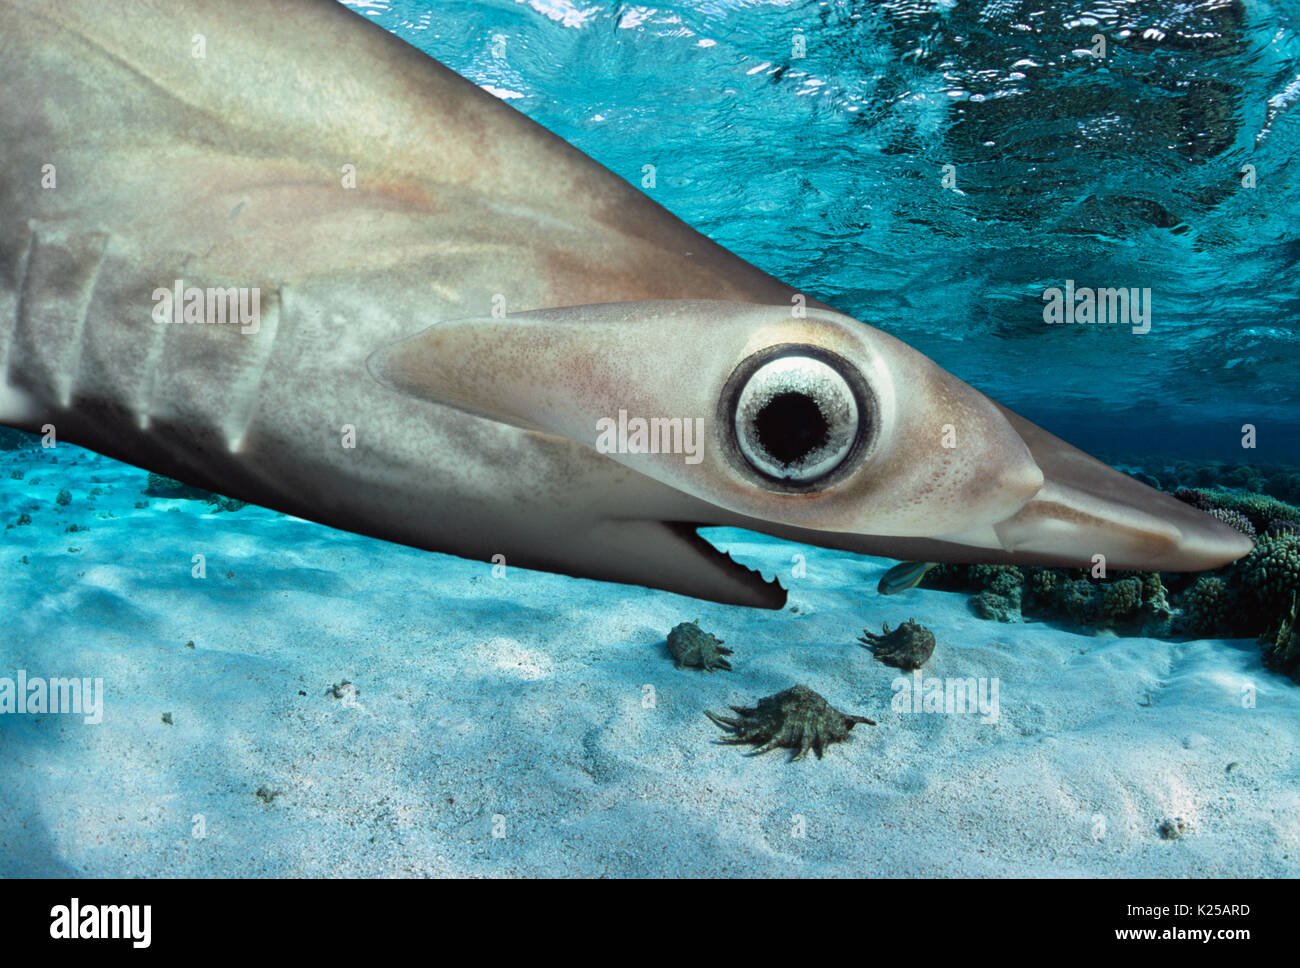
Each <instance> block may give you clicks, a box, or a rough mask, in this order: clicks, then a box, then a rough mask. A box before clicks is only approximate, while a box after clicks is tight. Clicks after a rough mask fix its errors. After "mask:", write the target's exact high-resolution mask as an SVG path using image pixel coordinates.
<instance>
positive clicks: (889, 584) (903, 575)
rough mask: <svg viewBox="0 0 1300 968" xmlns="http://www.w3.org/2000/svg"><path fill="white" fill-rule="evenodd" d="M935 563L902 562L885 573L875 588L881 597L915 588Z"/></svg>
mask: <svg viewBox="0 0 1300 968" xmlns="http://www.w3.org/2000/svg"><path fill="white" fill-rule="evenodd" d="M937 564H938V562H937V561H904V562H903V563H902V564H898V565H895V566H894V567H893V568H891V569H889V571H887V572H885V574H884V577H882V578H881V579H880V584H879V585H877V586H876V591H877V592H879V593H880V594H881V595H897V594H898V593H899V592H905V591H907V590H908V589H909V588H915V587H916V586H917V585H919V584H920V583H921V579H922V578H924V577H925V573H926V572H927V571H929V570H930V569H931V568H933V567H934V566H935V565H937Z"/></svg>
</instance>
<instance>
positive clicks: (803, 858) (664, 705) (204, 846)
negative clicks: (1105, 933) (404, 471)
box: [0, 445, 1300, 877]
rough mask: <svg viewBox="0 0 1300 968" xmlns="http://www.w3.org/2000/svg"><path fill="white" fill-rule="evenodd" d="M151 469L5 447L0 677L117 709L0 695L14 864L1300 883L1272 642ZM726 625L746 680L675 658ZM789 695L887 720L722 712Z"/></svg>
mask: <svg viewBox="0 0 1300 968" xmlns="http://www.w3.org/2000/svg"><path fill="white" fill-rule="evenodd" d="M55 460H57V463H54V461H55ZM13 470H21V471H22V472H23V473H24V477H23V478H22V479H16V478H14V477H12V476H11V473H10V472H11V471H13ZM145 485H146V475H145V472H143V471H141V470H137V469H135V468H131V467H128V466H126V465H123V464H119V463H116V462H114V461H111V460H109V459H107V458H103V457H99V456H97V455H93V454H90V453H88V452H85V451H81V450H79V449H77V448H74V447H68V446H62V445H61V446H60V447H58V448H57V449H55V450H53V451H38V452H36V453H35V454H33V453H32V452H31V451H14V452H4V453H0V524H7V525H15V522H17V521H18V520H19V517H20V515H21V514H23V513H26V514H28V515H29V516H30V518H31V523H30V524H23V525H15V526H12V527H9V528H8V529H7V530H5V531H4V538H3V542H0V569H2V571H3V575H4V581H3V583H0V677H9V678H16V676H17V674H18V672H19V671H20V670H21V671H22V672H24V673H25V674H26V675H28V676H32V677H38V676H44V677H51V676H76V677H91V678H102V680H103V688H104V705H103V721H102V722H101V723H99V724H98V725H90V724H87V723H85V722H84V717H83V716H76V715H62V714H60V715H53V714H48V713H47V714H44V715H31V714H26V715H22V714H17V713H14V714H0V761H2V762H3V763H4V764H5V769H4V771H3V778H2V779H0V875H5V876H24V875H45V876H61V875H90V876H128V877H135V876H160V875H161V876H198V877H204V876H239V877H243V876H262V875H274V876H304V875H305V876H426V875H433V876H446V875H450V876H488V877H493V876H515V875H548V876H587V875H631V876H675V875H686V876H692V875H703V876H719V875H738V876H781V875H791V876H816V875H831V876H837V875H850V876H881V875H883V876H934V875H966V876H1026V875H1049V876H1050V875H1068V876H1077V875H1084V876H1100V877H1105V876H1212V877H1217V876H1227V877H1242V876H1244V877H1257V876H1268V877H1273V876H1291V877H1294V876H1297V875H1298V874H1300V792H1298V791H1300V759H1298V758H1297V751H1298V750H1300V687H1297V686H1296V685H1294V684H1293V683H1291V682H1290V681H1289V680H1287V679H1285V678H1283V677H1280V676H1277V675H1275V674H1273V673H1271V672H1269V671H1268V670H1266V669H1265V668H1264V667H1263V665H1262V663H1261V661H1260V655H1259V650H1258V648H1257V646H1256V645H1255V644H1254V643H1253V642H1250V641H1217V640H1216V641H1208V640H1203V641H1190V642H1170V641H1163V640H1156V639H1144V638H1118V637H1115V636H1111V635H1096V636H1094V635H1079V634H1074V633H1072V632H1069V631H1064V630H1061V629H1059V628H1055V627H1052V626H1049V625H1045V624H1041V623H1034V622H1027V623H1018V624H999V623H995V622H988V621H984V620H981V619H979V618H977V617H975V616H974V615H973V614H972V613H971V612H970V610H969V607H968V605H967V603H966V597H965V596H964V595H958V594H952V593H945V592H937V591H928V590H914V591H911V592H908V593H905V594H904V595H900V596H894V597H889V598H882V597H880V596H878V595H877V594H876V592H875V586H876V582H877V581H878V580H879V577H880V575H881V574H882V573H883V572H884V570H885V569H887V568H888V567H890V566H891V565H892V564H893V562H890V561H886V560H884V559H873V558H863V557H860V556H855V555H850V554H844V553H839V552H833V551H825V550H821V549H816V548H806V547H802V546H797V545H791V544H787V543H783V542H778V541H774V540H770V539H767V538H765V537H762V536H758V535H753V534H750V533H748V532H741V531H728V530H715V531H710V532H708V537H709V538H710V540H712V541H713V542H714V543H715V544H717V545H719V546H720V547H723V548H726V549H727V550H730V551H732V553H733V554H734V555H735V556H736V557H737V558H738V559H739V560H741V561H742V562H744V563H746V564H748V565H750V566H751V567H756V568H759V569H761V570H762V571H763V573H764V574H765V575H768V576H769V577H770V576H771V575H773V574H775V575H777V576H779V577H780V578H781V580H782V582H783V584H785V585H787V586H788V587H789V588H790V601H789V603H788V605H787V607H786V609H785V610H784V611H781V612H765V611H756V610H748V609H740V608H731V607H727V606H721V605H713V604H709V603H705V602H699V601H695V600H692V599H688V598H683V597H680V596H676V595H671V594H667V593H663V592H655V591H648V590H645V589H640V588H634V587H628V586H621V585H611V584H604V583H599V582H590V581H578V580H574V579H568V578H562V577H559V576H554V575H547V574H540V573H536V572H529V571H526V570H524V569H515V568H511V567H507V568H506V573H505V576H504V577H494V576H493V571H492V566H491V565H490V564H487V563H479V562H469V561H464V560H461V559H458V558H452V557H448V556H445V555H435V554H428V553H424V552H418V551H414V550H411V549H408V548H403V547H399V546H395V545H390V544H385V543H383V542H379V541H374V540H371V539H367V538H361V537H358V536H356V535H351V534H346V533H344V532H340V531H334V530H331V529H329V528H325V527H321V526H318V525H315V524H311V523H308V522H305V521H301V520H298V519H296V518H292V517H287V516H284V515H280V514H277V513H275V512H272V511H268V510H265V509H261V508H255V507H248V508H244V509H243V510H240V511H237V512H233V513H231V512H227V513H214V512H213V511H212V510H211V509H210V507H209V506H208V505H206V504H204V503H202V502H196V501H183V500H163V499H158V498H153V499H146V498H145V497H144V496H143V495H142V493H141V491H142V490H143V489H144V487H145ZM97 488H98V489H99V493H98V494H93V493H92V492H94V491H95V489H97ZM62 489H66V490H67V491H68V492H69V494H68V496H69V500H68V503H67V504H66V505H60V504H59V503H57V502H56V496H57V494H58V492H59V491H60V490H62ZM144 500H148V506H147V507H144V508H140V507H136V503H137V502H140V501H144ZM71 525H76V526H77V527H78V528H79V529H81V528H88V529H89V530H85V531H82V530H77V531H69V530H68V528H69V527H70V526H71ZM195 554H202V555H204V556H205V558H206V569H207V577H206V578H202V579H196V578H194V577H192V574H191V569H192V556H193V555H195ZM796 556H802V557H796ZM796 571H799V572H801V573H802V574H801V576H800V577H795V576H794V572H796ZM912 617H915V618H916V619H917V620H918V621H920V622H922V623H923V624H925V625H927V626H929V627H930V628H931V629H932V630H933V631H934V633H935V635H936V637H937V639H938V643H939V644H938V648H937V650H936V652H935V654H934V657H933V658H932V659H931V660H930V662H929V663H928V664H927V665H926V667H925V670H924V673H925V675H926V676H928V677H939V678H942V679H946V678H950V677H951V678H956V677H961V678H966V677H974V678H977V679H979V678H983V679H986V680H989V681H991V680H993V679H996V680H997V684H998V711H997V717H996V721H993V722H987V721H984V720H987V719H989V718H990V717H982V716H980V715H979V714H978V713H973V714H972V713H955V712H954V713H951V714H950V713H943V712H940V713H933V712H932V713H925V712H921V713H916V712H912V711H910V709H908V710H899V709H896V708H894V707H895V704H894V698H895V682H896V680H897V679H898V678H899V677H900V675H901V674H900V673H899V672H898V670H895V669H891V668H888V667H886V666H884V665H882V664H880V663H879V662H877V661H875V660H874V659H873V658H872V656H871V654H870V652H868V651H867V650H865V649H863V648H861V647H860V646H859V645H857V644H856V643H855V641H854V640H855V638H856V636H857V635H858V634H859V633H860V631H861V630H862V629H863V627H864V626H870V627H872V629H873V630H875V631H879V630H880V625H881V623H883V622H888V623H890V626H891V627H893V626H895V625H896V624H897V623H898V622H900V621H902V620H904V619H907V618H912ZM697 618H698V619H699V621H700V625H701V626H702V627H703V628H705V629H706V630H709V631H711V632H713V633H715V634H716V635H718V636H719V637H720V638H722V639H724V640H725V641H726V643H727V646H728V647H729V648H734V650H735V654H734V655H733V656H731V660H732V663H733V666H734V671H732V672H714V673H711V674H709V673H703V672H700V671H697V670H694V669H678V668H676V667H675V666H674V664H673V661H672V659H671V658H670V657H669V655H668V652H667V648H666V645H665V635H666V633H667V631H668V629H670V628H671V627H672V626H673V625H675V624H677V623H678V622H681V621H687V620H691V619H697ZM187 643H193V646H192V647H190V646H189V645H188V644H187ZM345 681H350V682H351V683H352V684H353V685H352V687H345V688H343V689H341V690H339V691H338V692H339V695H335V694H334V693H335V690H334V689H333V688H332V687H333V686H335V685H340V684H342V683H343V682H345ZM795 683H802V684H804V685H807V686H809V687H810V688H812V689H814V690H816V691H817V692H819V693H821V694H822V695H824V696H825V697H826V698H827V699H828V700H829V701H830V702H831V703H833V704H834V705H835V706H837V707H839V708H840V709H843V710H845V711H848V712H853V713H859V714H863V715H867V716H870V717H871V718H873V719H875V720H876V721H877V722H878V724H879V725H877V726H875V727H871V726H866V725H861V726H858V727H856V728H855V729H854V730H853V732H852V734H851V736H850V740H849V741H848V742H846V743H842V744H838V745H834V746H831V747H829V748H828V750H827V752H826V755H825V758H824V759H821V760H817V759H815V758H814V757H812V756H811V755H810V756H809V757H808V759H807V760H804V761H800V762H794V763H791V762H787V755H786V754H785V753H783V752H773V753H769V754H766V755H764V756H760V757H755V756H747V755H745V753H744V751H743V748H738V747H734V746H727V745H724V744H722V743H720V742H718V740H719V738H720V736H721V735H722V734H721V733H720V731H719V730H718V728H717V727H716V726H715V725H713V724H712V723H711V722H710V721H709V720H708V719H707V718H706V717H705V716H704V710H706V709H712V710H715V711H725V709H726V707H727V706H728V705H732V704H734V705H753V703H754V702H755V700H757V699H758V698H759V697H762V696H765V695H769V694H771V693H774V692H777V691H779V690H782V689H784V688H786V687H788V686H791V685H793V684H795ZM353 689H355V690H358V691H357V692H355V693H354V692H353ZM164 714H170V715H169V717H168V718H170V720H171V722H170V723H168V722H165V721H164ZM1174 817H1178V818H1182V820H1183V822H1184V824H1185V833H1184V834H1183V836H1181V837H1179V838H1176V839H1166V838H1164V837H1162V836H1161V833H1160V830H1159V826H1160V824H1161V822H1162V821H1164V820H1166V819H1169V818H1174Z"/></svg>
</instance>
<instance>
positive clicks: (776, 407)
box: [754, 392, 831, 464]
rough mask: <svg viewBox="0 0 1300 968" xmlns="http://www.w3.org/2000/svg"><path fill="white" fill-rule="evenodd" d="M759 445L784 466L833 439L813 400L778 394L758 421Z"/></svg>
mask: <svg viewBox="0 0 1300 968" xmlns="http://www.w3.org/2000/svg"><path fill="white" fill-rule="evenodd" d="M754 428H755V429H756V430H757V431H758V440H759V443H761V444H762V445H763V449H764V450H766V451H767V452H768V453H769V454H771V455H772V456H773V457H774V458H775V459H776V460H778V461H779V462H781V463H782V464H793V463H794V462H795V461H797V460H800V459H801V458H804V457H807V456H808V455H809V454H810V453H812V452H813V451H814V450H816V449H817V448H818V447H821V446H823V445H825V443H826V441H827V439H828V438H829V437H830V431H831V428H830V424H828V423H827V422H826V417H825V416H824V415H823V414H822V411H821V408H820V407H818V406H817V403H816V402H815V401H814V400H813V399H812V397H810V396H807V395H806V394H803V393H792V392H786V393H778V394H777V395H776V396H774V397H773V398H772V399H771V400H769V401H768V402H767V403H765V404H764V405H763V409H762V410H760V411H759V412H758V416H757V417H756V418H754Z"/></svg>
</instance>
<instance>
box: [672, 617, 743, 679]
mask: <svg viewBox="0 0 1300 968" xmlns="http://www.w3.org/2000/svg"><path fill="white" fill-rule="evenodd" d="M668 651H669V652H670V653H671V654H672V657H673V658H674V659H675V660H677V668H679V669H681V668H683V667H685V666H691V667H692V668H696V669H703V670H704V671H705V672H712V671H713V670H714V669H723V670H726V671H727V672H730V671H731V663H730V662H728V661H727V660H726V659H725V658H723V656H728V655H732V654H733V653H732V650H731V649H724V648H723V647H722V639H719V638H717V637H716V636H714V635H711V634H710V633H708V632H705V631H704V630H703V629H701V628H700V626H699V620H698V619H697V620H696V621H694V622H682V623H681V624H679V625H674V626H673V628H672V630H671V631H670V632H669V633H668Z"/></svg>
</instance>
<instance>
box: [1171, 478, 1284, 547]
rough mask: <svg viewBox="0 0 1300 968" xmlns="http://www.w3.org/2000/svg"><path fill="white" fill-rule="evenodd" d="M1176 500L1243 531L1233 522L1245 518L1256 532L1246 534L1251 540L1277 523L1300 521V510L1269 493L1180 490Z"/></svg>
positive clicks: (1185, 488) (1187, 488) (1181, 488)
mask: <svg viewBox="0 0 1300 968" xmlns="http://www.w3.org/2000/svg"><path fill="white" fill-rule="evenodd" d="M1174 497H1176V498H1178V500H1180V501H1183V502H1185V503H1187V504H1190V505H1191V506H1192V507H1194V508H1199V509H1200V510H1202V511H1204V512H1206V513H1207V514H1210V515H1212V516H1214V517H1216V518H1218V519H1219V520H1220V521H1223V522H1224V523H1225V524H1229V525H1231V526H1232V527H1235V528H1237V529H1238V530H1242V529H1241V528H1240V527H1238V524H1236V523H1234V522H1239V521H1240V520H1241V519H1242V518H1244V519H1245V520H1246V521H1247V522H1249V524H1250V526H1251V528H1252V529H1253V531H1251V532H1247V533H1249V534H1250V535H1251V537H1254V535H1255V534H1257V533H1259V532H1261V531H1265V530H1267V529H1268V527H1269V525H1270V524H1271V523H1272V522H1274V521H1282V522H1286V521H1291V522H1300V509H1297V508H1294V507H1292V506H1291V505H1289V504H1286V503H1284V502H1283V501H1280V500H1278V499H1277V498H1274V497H1269V496H1268V495H1267V494H1241V493H1238V492H1234V491H1224V490H1219V489H1213V490H1211V489H1206V488H1191V487H1180V488H1178V490H1176V491H1174Z"/></svg>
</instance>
